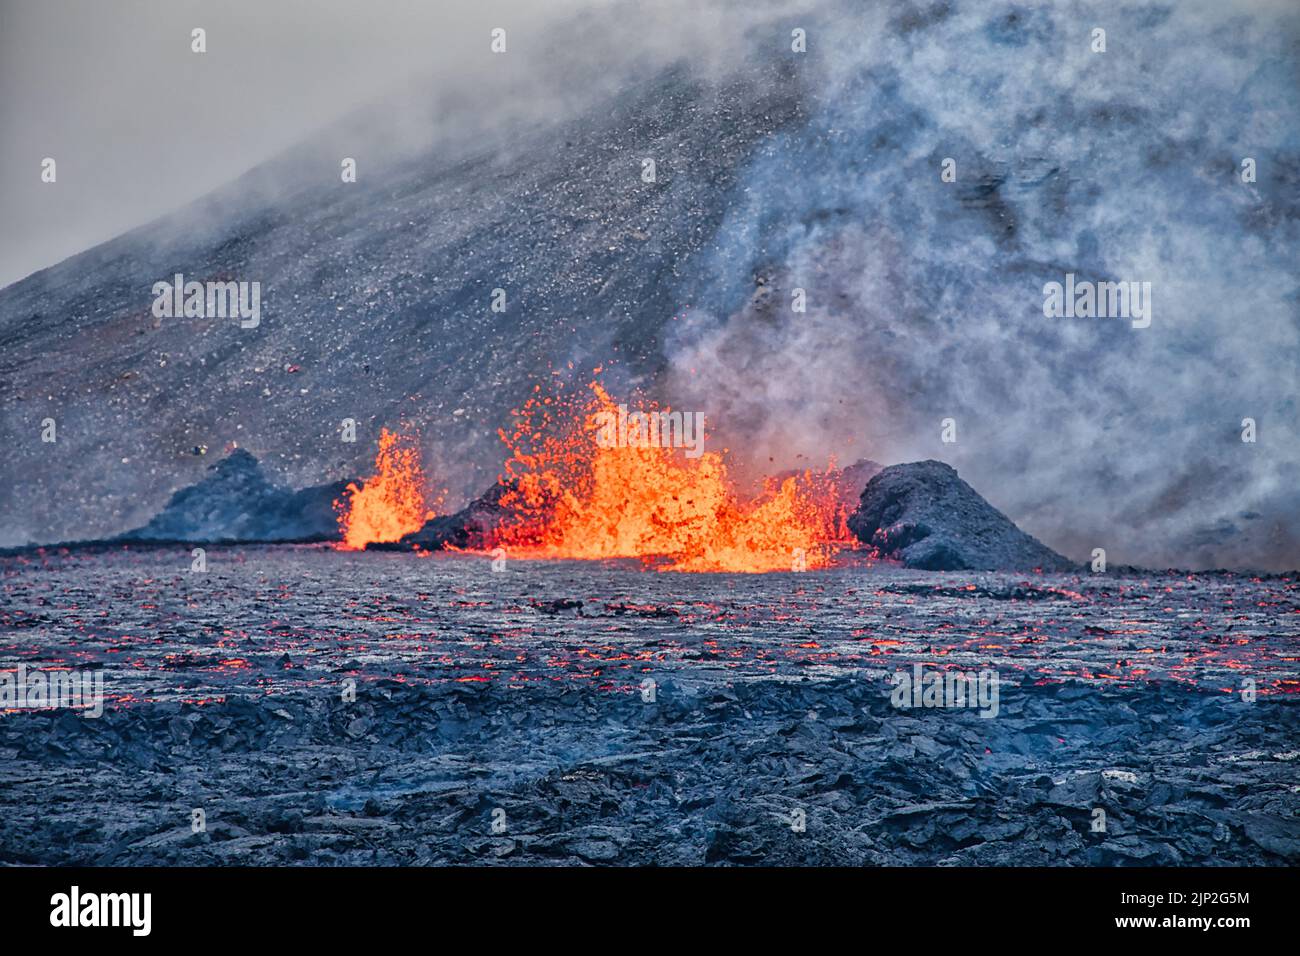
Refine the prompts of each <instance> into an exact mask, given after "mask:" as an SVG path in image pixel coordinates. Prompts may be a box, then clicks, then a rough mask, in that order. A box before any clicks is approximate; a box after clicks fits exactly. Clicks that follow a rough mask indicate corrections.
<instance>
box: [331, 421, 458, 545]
mask: <svg viewBox="0 0 1300 956" xmlns="http://www.w3.org/2000/svg"><path fill="white" fill-rule="evenodd" d="M424 487H425V482H424V471H423V469H422V468H421V466H420V451H419V448H417V447H416V446H415V444H414V443H413V442H412V441H409V440H407V439H404V438H402V437H401V436H399V435H397V434H396V433H394V432H390V431H389V430H388V429H387V428H385V429H383V430H382V431H381V432H380V433H379V454H378V455H376V456H375V473H374V474H373V475H371V476H370V477H369V478H366V479H364V480H363V481H362V483H361V484H360V485H357V484H356V483H355V482H354V483H352V484H350V485H348V487H347V496H346V498H345V499H344V500H342V501H336V502H334V507H335V509H336V510H337V511H338V512H339V529H340V530H341V531H342V532H343V543H342V545H341V547H342V548H344V549H346V550H360V549H362V548H364V547H365V546H366V545H367V544H370V543H371V542H372V541H397V540H399V539H400V538H401V537H402V536H403V535H406V534H409V533H411V532H412V531H418V530H419V529H420V527H421V526H422V525H423V524H424V522H425V521H427V520H428V519H429V518H432V517H433V514H434V513H433V511H432V510H430V507H429V505H430V504H433V505H436V504H437V501H433V502H430V503H426V499H425V491H424Z"/></svg>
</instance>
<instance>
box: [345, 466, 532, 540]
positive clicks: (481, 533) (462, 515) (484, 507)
mask: <svg viewBox="0 0 1300 956" xmlns="http://www.w3.org/2000/svg"><path fill="white" fill-rule="evenodd" d="M509 489H510V486H509V485H504V484H501V483H500V482H498V483H497V484H495V485H493V486H492V487H491V488H489V489H488V490H487V491H485V492H483V494H481V495H480V496H479V497H477V498H475V499H474V500H473V501H471V502H470V503H469V504H467V505H466V506H465V507H464V508H462V509H461V510H460V511H457V512H456V513H455V514H450V515H438V516H437V517H434V518H430V519H429V520H428V521H426V522H425V523H424V527H422V528H420V530H419V531H413V532H411V533H410V534H408V535H406V536H405V537H404V538H402V540H400V541H395V542H372V543H371V544H369V545H367V546H366V547H367V550H371V551H395V550H403V551H404V550H406V549H408V548H411V547H419V548H423V549H424V550H426V551H441V550H443V549H444V548H446V547H448V546H450V547H453V548H479V547H483V546H484V545H485V544H486V543H487V542H488V541H490V539H491V533H492V531H493V530H494V529H495V528H496V527H497V526H498V525H499V524H500V522H501V519H502V518H504V517H505V516H506V515H507V514H508V509H506V508H505V507H503V506H502V504H501V497H502V495H504V494H505V493H506V492H507V491H508V490H509Z"/></svg>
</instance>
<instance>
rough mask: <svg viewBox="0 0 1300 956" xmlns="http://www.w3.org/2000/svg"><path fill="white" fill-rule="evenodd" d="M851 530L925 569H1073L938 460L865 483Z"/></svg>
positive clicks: (908, 466)
mask: <svg viewBox="0 0 1300 956" xmlns="http://www.w3.org/2000/svg"><path fill="white" fill-rule="evenodd" d="M848 524H849V530H850V531H852V532H853V533H854V534H855V535H857V537H858V538H859V539H861V540H862V541H865V542H866V543H867V544H870V545H872V546H873V547H875V548H876V549H878V550H879V551H880V553H881V555H883V556H884V557H887V558H894V559H896V560H899V561H902V562H903V564H904V565H906V566H907V567H909V568H919V569H922V570H926V571H959V570H965V569H970V570H987V571H1029V570H1035V569H1042V570H1045V571H1048V570H1050V571H1067V570H1071V569H1073V568H1074V567H1075V565H1074V564H1073V563H1072V562H1070V561H1069V560H1067V559H1066V558H1064V557H1062V556H1061V555H1059V554H1057V553H1056V552H1055V551H1053V550H1052V549H1051V548H1049V547H1047V546H1046V545H1044V544H1043V543H1042V542H1040V541H1039V540H1038V539H1036V538H1033V537H1031V536H1029V535H1027V534H1025V533H1024V532H1023V531H1021V530H1020V529H1019V528H1017V527H1016V526H1015V524H1014V523H1012V521H1011V519H1009V518H1008V517H1007V516H1006V515H1004V514H1003V513H1002V512H1000V511H998V509H996V508H994V507H993V506H992V505H991V504H989V503H988V502H987V501H985V500H984V499H983V498H981V497H980V495H979V494H978V493H977V492H976V491H975V489H974V488H972V487H971V486H970V485H968V484H966V482H964V481H962V480H961V478H960V477H958V475H957V471H956V469H954V468H953V467H952V466H951V465H945V464H944V463H943V462H941V461H918V462H912V463H910V464H905V465H891V466H890V467H888V468H886V469H884V470H883V471H882V472H880V473H879V474H878V475H876V476H875V477H874V478H872V479H871V480H870V481H869V482H867V487H866V488H865V489H864V490H863V492H862V500H861V502H860V503H859V505H858V509H857V511H855V512H854V513H853V514H852V515H850V516H849V521H848Z"/></svg>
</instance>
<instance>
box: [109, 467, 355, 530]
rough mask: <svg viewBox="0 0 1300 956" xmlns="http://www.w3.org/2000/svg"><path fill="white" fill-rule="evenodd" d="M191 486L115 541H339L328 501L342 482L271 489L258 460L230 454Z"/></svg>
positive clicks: (339, 492) (273, 486)
mask: <svg viewBox="0 0 1300 956" xmlns="http://www.w3.org/2000/svg"><path fill="white" fill-rule="evenodd" d="M208 470H209V471H210V472H211V473H210V474H209V475H208V477H206V478H204V479H203V480H202V481H200V482H198V483H197V484H194V485H190V486H189V487H188V488H183V489H181V490H180V491H178V492H176V493H175V494H174V495H172V497H171V500H170V501H169V502H168V503H167V507H165V508H164V509H163V510H162V511H160V512H159V513H158V514H157V515H155V516H154V518H153V520H151V521H150V522H149V523H148V524H146V525H145V526H144V527H142V528H136V529H135V530H133V531H128V532H126V533H125V534H123V535H120V536H119V537H118V538H117V539H116V540H119V541H133V542H138V541H193V542H217V541H266V542H273V541H276V542H285V541H324V540H330V539H333V538H337V537H338V536H339V530H338V520H337V517H336V514H335V511H334V501H335V499H336V498H338V497H340V496H341V495H342V494H343V491H344V489H345V488H346V487H347V482H346V481H337V482H334V483H332V484H328V485H317V486H314V487H311V488H303V489H302V490H300V491H294V490H292V489H290V488H284V487H281V486H279V485H276V484H273V483H272V482H270V481H269V480H267V477H266V475H265V474H263V472H262V466H261V464H260V463H259V462H258V460H257V459H256V458H255V457H254V456H253V455H251V454H250V453H249V452H247V451H245V450H244V449H242V448H240V449H236V450H235V451H234V452H232V453H231V454H230V455H228V456H227V457H225V458H223V459H222V460H221V461H219V462H217V463H216V464H215V465H211V466H210V467H209V469H208Z"/></svg>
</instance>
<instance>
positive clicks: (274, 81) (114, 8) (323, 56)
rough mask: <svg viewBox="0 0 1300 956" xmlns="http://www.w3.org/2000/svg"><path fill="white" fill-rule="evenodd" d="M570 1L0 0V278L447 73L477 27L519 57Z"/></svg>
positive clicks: (479, 48)
mask: <svg viewBox="0 0 1300 956" xmlns="http://www.w3.org/2000/svg"><path fill="white" fill-rule="evenodd" d="M583 2H584V0H545V2H544V3H538V2H528V0H434V2H415V0H362V2H354V0H274V2H267V0H220V2H217V0H207V2H203V0H39V2H31V0H0V91H3V95H2V96H0V131H2V132H3V135H0V169H2V170H3V171H4V175H3V176H0V222H3V224H4V225H3V230H2V231H0V286H4V285H8V284H9V283H11V282H14V281H16V280H18V279H20V278H22V277H24V276H26V275H28V274H30V273H32V272H34V271H36V270H38V269H42V268H45V267H46V266H49V265H52V264H53V263H55V262H58V261H59V260H61V259H64V258H66V257H67V256H70V255H73V254H75V253H77V252H80V251H82V250H84V249H86V248H89V247H90V246H92V245H95V244H97V243H99V242H102V241H104V240H107V239H110V238H112V237H113V236H116V235H118V234H120V233H122V232H124V231H125V230H127V229H130V228H133V227H135V226H139V225H141V224H143V223H145V222H148V221H149V220H151V219H153V218H154V217H156V216H158V215H160V214H162V213H164V212H166V211H168V210H171V209H174V208H176V207H177V206H180V205H182V204H184V203H186V202H188V201H189V200H191V199H194V198H197V197H198V196H201V195H203V194H204V193H206V192H208V191H209V190H211V189H213V188H214V187H216V186H219V185H221V184H222V183H224V182H226V181H228V180H230V179H232V178H233V177H234V176H236V175H238V174H239V173H241V172H243V171H244V170H246V169H248V168H250V167H252V166H254V165H257V164H258V163H259V162H261V161H262V160H265V159H267V158H268V157H270V156H272V155H274V154H275V153H277V152H279V151H280V150H282V149H284V148H285V147H287V146H289V145H291V144H293V143H294V142H296V141H298V140H300V139H302V138H303V136H304V135H305V134H307V133H309V132H310V131H312V130H313V129H315V128H318V127H319V126H321V125H322V124H326V123H328V122H329V121H330V120H332V119H333V118H335V117H337V116H339V115H341V114H343V113H346V112H348V111H350V110H353V109H355V108H356V107H358V106H360V105H362V104H364V103H367V102H371V101H373V100H374V99H375V98H376V97H378V96H381V95H382V94H384V93H385V92H386V91H387V90H389V89H391V88H393V87H394V86H396V85H400V84H402V83H403V81H404V80H405V79H406V78H409V77H412V76H416V75H421V74H427V75H428V76H429V77H430V78H431V79H432V80H433V81H434V82H437V81H438V78H440V77H442V78H446V79H447V80H448V81H452V80H457V79H459V82H464V77H465V75H466V73H467V71H472V70H474V69H475V68H482V66H483V65H484V63H485V61H486V59H487V57H488V56H489V55H490V53H489V48H488V45H489V42H490V30H491V29H492V28H493V27H495V26H502V27H505V28H506V29H507V31H508V37H509V38H510V40H511V41H513V42H512V46H513V47H515V48H518V49H519V50H520V51H521V52H525V53H526V51H527V47H528V39H529V38H530V37H531V36H535V35H536V31H535V30H534V29H533V28H534V27H535V26H537V25H538V24H540V23H543V22H546V21H551V22H553V21H554V20H555V19H557V18H560V17H563V16H566V15H567V14H569V13H570V12H571V11H572V10H573V9H574V8H575V7H578V6H579V5H581V4H582V3H583ZM586 2H592V0H586ZM195 27H203V28H204V29H205V30H206V31H207V48H208V51H207V53H205V54H202V55H198V54H194V53H192V52H191V50H190V31H191V30H192V29H193V28H195ZM512 52H514V50H513V49H512ZM47 156H48V157H52V158H53V159H54V160H55V161H56V163H57V172H58V181H57V183H55V184H52V185H51V184H47V183H43V182H41V178H40V172H41V161H42V160H43V159H44V158H45V157H47Z"/></svg>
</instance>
